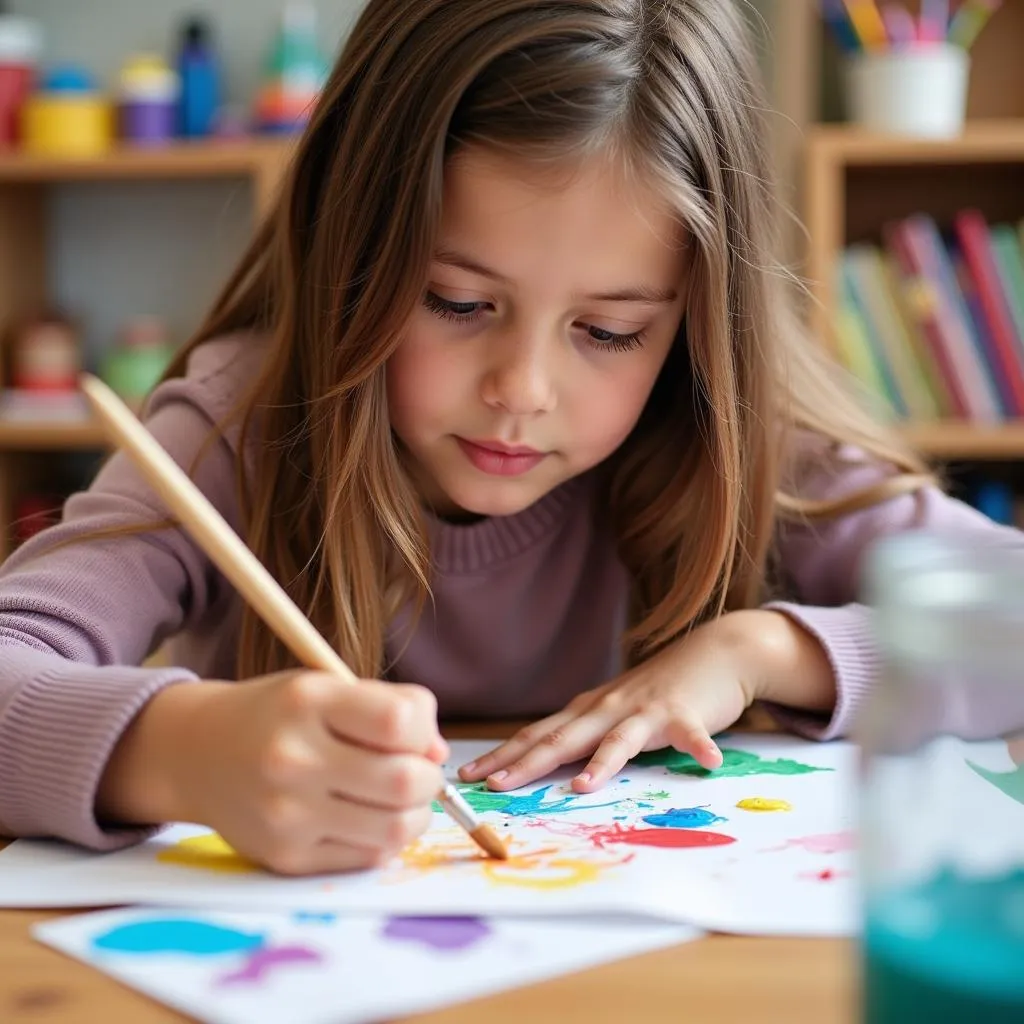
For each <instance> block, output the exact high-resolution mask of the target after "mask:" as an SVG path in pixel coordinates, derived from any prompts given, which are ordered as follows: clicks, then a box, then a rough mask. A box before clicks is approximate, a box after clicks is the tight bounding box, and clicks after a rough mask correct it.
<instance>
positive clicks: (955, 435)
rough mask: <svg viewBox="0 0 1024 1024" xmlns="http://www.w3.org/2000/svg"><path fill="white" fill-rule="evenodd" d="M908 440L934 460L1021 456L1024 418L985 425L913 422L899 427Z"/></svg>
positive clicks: (1023, 452) (1023, 455) (1023, 446)
mask: <svg viewBox="0 0 1024 1024" xmlns="http://www.w3.org/2000/svg"><path fill="white" fill-rule="evenodd" d="M901 433H902V434H903V436H904V437H905V438H906V439H907V441H908V442H909V443H910V444H912V445H913V446H914V447H915V448H917V449H918V451H920V452H921V453H922V454H923V455H927V456H929V457H931V458H935V459H964V460H974V459H978V460H995V459H1007V460H1017V459H1024V421H1016V422H1012V423H999V424H993V425H992V426H985V425H981V424H974V423H959V422H945V423H915V424H907V425H905V426H903V427H902V428H901Z"/></svg>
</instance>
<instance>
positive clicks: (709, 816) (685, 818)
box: [643, 807, 729, 828]
mask: <svg viewBox="0 0 1024 1024" xmlns="http://www.w3.org/2000/svg"><path fill="white" fill-rule="evenodd" d="M643 820H644V821H646V822H647V824H648V825H657V826H658V827H659V828H702V827H703V826H704V825H713V824H714V823H715V822H716V821H728V820H729V819H728V818H722V817H720V816H719V815H717V814H715V813H714V812H713V811H709V810H706V809H705V808H703V807H673V808H672V809H671V810H668V811H665V813H664V814H648V815H646V816H645V817H644V819H643Z"/></svg>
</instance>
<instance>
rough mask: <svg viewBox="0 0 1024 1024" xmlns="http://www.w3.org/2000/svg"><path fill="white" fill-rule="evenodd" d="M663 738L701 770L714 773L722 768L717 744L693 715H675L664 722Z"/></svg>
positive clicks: (720, 754) (720, 753)
mask: <svg viewBox="0 0 1024 1024" xmlns="http://www.w3.org/2000/svg"><path fill="white" fill-rule="evenodd" d="M665 737H666V739H667V740H668V742H669V743H670V744H671V745H672V746H673V747H675V748H676V750H678V751H681V752H682V753H684V754H689V755H690V756H691V757H692V758H693V759H694V760H695V761H696V762H697V764H699V765H700V766H701V768H707V769H708V770H709V771H714V769H715V768H721V767H722V752H721V750H719V749H718V744H717V743H715V741H714V740H713V739H712V738H711V735H710V734H709V733H708V731H707V729H706V728H705V727H704V723H703V722H702V721H701V720H700V719H699V718H697V717H696V716H695V715H691V714H686V715H676V716H675V718H673V719H672V720H671V721H669V722H666V723H665Z"/></svg>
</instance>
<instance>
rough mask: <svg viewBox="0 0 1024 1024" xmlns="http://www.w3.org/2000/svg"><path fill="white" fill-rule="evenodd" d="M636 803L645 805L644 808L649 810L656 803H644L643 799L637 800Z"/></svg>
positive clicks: (640, 805) (638, 805)
mask: <svg viewBox="0 0 1024 1024" xmlns="http://www.w3.org/2000/svg"><path fill="white" fill-rule="evenodd" d="M636 805H637V807H643V808H644V810H649V809H650V808H651V807H653V806H654V804H648V803H644V801H643V800H637V802H636Z"/></svg>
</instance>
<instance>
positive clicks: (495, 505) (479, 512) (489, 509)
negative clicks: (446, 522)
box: [443, 484, 548, 519]
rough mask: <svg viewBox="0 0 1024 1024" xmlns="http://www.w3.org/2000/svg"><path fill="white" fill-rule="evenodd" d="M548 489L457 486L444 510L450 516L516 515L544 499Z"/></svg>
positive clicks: (521, 486)
mask: <svg viewBox="0 0 1024 1024" xmlns="http://www.w3.org/2000/svg"><path fill="white" fill-rule="evenodd" d="M547 493H548V489H547V488H542V487H537V486H534V487H530V486H523V485H522V484H520V485H519V486H514V487H510V486H507V485H506V486H494V485H491V486H485V487H465V488H459V489H457V490H455V489H453V493H451V494H450V495H449V497H448V501H447V502H446V503H445V508H444V509H443V512H444V515H445V517H446V518H451V519H457V518H459V517H474V516H482V517H487V518H489V517H491V516H514V515H515V514H516V513H517V512H522V511H524V510H525V509H528V508H529V507H530V506H531V505H533V504H534V503H535V502H537V501H540V499H541V498H543V497H544V495H545V494H547Z"/></svg>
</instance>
